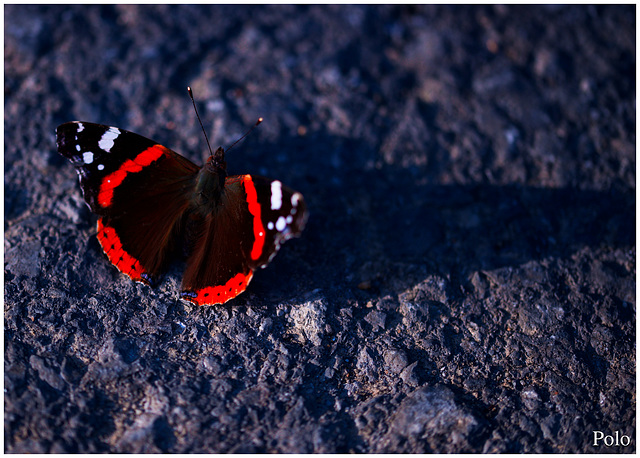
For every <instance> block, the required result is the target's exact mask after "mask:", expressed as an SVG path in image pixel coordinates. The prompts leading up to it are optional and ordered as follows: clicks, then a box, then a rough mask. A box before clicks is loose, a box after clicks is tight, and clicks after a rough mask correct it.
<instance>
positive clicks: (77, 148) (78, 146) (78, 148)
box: [76, 137, 81, 151]
mask: <svg viewBox="0 0 640 458" xmlns="http://www.w3.org/2000/svg"><path fill="white" fill-rule="evenodd" d="M77 139H78V137H76V140H77ZM80 149H81V148H80V145H76V150H78V151H80Z"/></svg>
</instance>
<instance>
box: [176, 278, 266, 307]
mask: <svg viewBox="0 0 640 458" xmlns="http://www.w3.org/2000/svg"><path fill="white" fill-rule="evenodd" d="M251 277H253V271H251V270H250V271H249V272H248V273H246V274H243V273H239V274H238V275H236V276H235V277H232V278H231V279H229V281H227V283H225V284H224V285H220V286H208V287H207V288H202V289H200V290H198V291H195V292H193V293H191V294H189V293H186V294H185V293H183V295H182V297H183V298H184V299H185V300H187V301H189V302H192V303H194V304H196V305H213V304H224V303H225V302H227V301H228V300H230V299H233V298H234V297H236V296H237V295H238V294H240V293H241V292H243V291H244V290H245V289H247V285H248V284H249V282H250V281H251Z"/></svg>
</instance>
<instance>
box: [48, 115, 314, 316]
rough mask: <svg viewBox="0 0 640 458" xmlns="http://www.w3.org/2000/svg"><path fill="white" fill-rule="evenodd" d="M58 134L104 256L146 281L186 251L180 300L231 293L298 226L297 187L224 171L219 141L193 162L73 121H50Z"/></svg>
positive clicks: (209, 299) (301, 217) (303, 214)
mask: <svg viewBox="0 0 640 458" xmlns="http://www.w3.org/2000/svg"><path fill="white" fill-rule="evenodd" d="M194 106H195V104H194ZM57 142H58V152H59V153H60V154H62V155H63V156H65V157H67V158H68V159H70V160H71V162H72V163H73V165H74V166H75V167H76V172H77V173H78V176H79V178H80V187H81V188H82V193H83V196H84V199H85V201H86V203H87V205H88V206H89V208H90V209H91V211H92V212H93V213H95V214H97V215H98V216H99V218H98V241H99V242H100V245H102V249H103V250H104V252H105V253H106V255H107V257H108V258H109V260H110V261H111V263H113V265H115V266H116V267H117V268H118V270H120V271H121V272H123V273H124V274H126V275H128V276H129V277H130V278H131V279H133V280H135V281H139V282H142V283H146V284H149V285H152V284H153V283H154V281H155V279H156V277H157V276H158V275H159V274H160V273H161V272H162V270H163V268H164V267H166V265H167V263H168V261H169V260H170V259H171V258H172V257H173V256H174V255H175V254H179V252H180V251H181V250H182V251H185V252H186V254H187V262H186V269H185V272H184V276H183V278H182V289H183V291H182V293H181V298H182V299H183V300H186V301H188V302H191V303H194V304H197V305H205V304H222V303H225V302H227V301H228V300H230V299H233V298H234V297H236V296H237V295H238V294H240V293H242V292H243V291H244V290H245V289H246V288H247V285H248V284H249V282H250V281H251V278H252V277H253V272H254V271H255V270H256V269H257V268H258V267H263V268H264V267H266V265H267V264H268V263H269V261H271V259H272V258H273V257H274V255H275V254H276V252H277V251H278V249H279V248H280V244H281V243H282V242H284V241H285V240H287V239H289V238H291V237H297V236H299V235H300V233H301V232H302V230H303V229H304V225H305V223H306V219H307V210H306V205H305V202H304V199H303V198H302V194H300V193H299V192H296V191H294V190H292V189H290V188H288V187H286V186H285V185H283V184H282V183H280V182H279V181H278V180H270V179H268V178H263V177H258V176H252V175H235V176H227V172H226V162H225V160H224V149H222V148H218V149H217V150H216V151H215V152H214V153H213V154H212V155H211V156H210V157H209V158H208V159H207V162H206V163H205V164H204V166H202V167H198V166H196V165H195V164H194V163H192V162H191V161H189V160H188V159H187V158H185V157H183V156H181V155H179V154H178V153H175V152H174V151H171V150H170V149H168V148H166V147H164V146H162V145H159V144H158V143H156V142H154V141H153V140H149V139H147V138H144V137H142V136H140V135H137V134H134V133H132V132H127V131H126V130H122V129H118V128H116V127H108V126H103V125H100V124H92V123H88V122H77V121H74V122H68V123H65V124H62V125H60V126H59V127H58V129H57ZM207 142H208V140H207Z"/></svg>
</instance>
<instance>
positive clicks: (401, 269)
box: [4, 5, 636, 453]
mask: <svg viewBox="0 0 640 458" xmlns="http://www.w3.org/2000/svg"><path fill="white" fill-rule="evenodd" d="M4 8H5V10H4V19H5V24H4V25H5V80H4V83H5V87H4V91H5V92H4V93H5V124H4V126H5V130H4V132H5V143H4V151H5V155H4V168H5V186H4V191H5V192H4V217H5V220H4V222H5V226H4V229H5V241H4V281H5V294H4V298H5V303H4V320H5V321H4V325H5V328H4V344H5V346H4V348H5V353H4V358H5V359H4V388H5V393H4V399H5V436H4V437H5V452H31V453H34V452H45V453H46V452H79V453H86V452H120V453H123V452H137V453H145V452H302V453H307V452H369V453H374V452H389V453H395V452H411V453H413V452H472V453H475V452H514V453H521V452H524V453H529V452H551V453H557V452H635V450H636V444H635V433H636V425H635V415H636V385H635V378H636V347H635V342H636V325H635V323H636V303H635V278H636V244H635V178H636V177H635V167H636V163H635V161H636V159H635V155H636V150H635V143H636V138H635V123H636V115H635V104H636V92H635V91H636V87H635V81H636V80H635V69H636V61H635V56H636V48H635V29H636V23H635V6H634V5H627V6H606V5H600V6H588V7H585V6H535V7H526V6H487V7H484V6H473V7H462V6H453V7H445V6H404V7H390V6H309V7H307V6H271V7H263V6H135V5H125V6H120V5H109V6H82V5H67V6H53V5H48V6H27V5H7V6H5V7H4ZM188 85H190V86H192V87H193V89H194V91H195V94H196V98H197V99H198V102H199V105H200V111H201V115H202V116H203V121H204V124H205V126H206V127H207V130H208V131H209V133H210V137H213V138H212V140H213V143H215V145H216V146H217V145H218V144H220V145H223V146H228V145H229V144H231V143H232V142H233V140H235V139H237V138H238V137H239V135H240V134H241V133H242V132H243V131H245V130H246V128H247V127H249V126H250V125H252V124H253V123H254V122H255V119H257V118H258V117H259V116H262V117H264V118H265V122H264V123H263V124H262V125H261V126H260V127H259V128H258V129H257V130H256V131H255V132H254V133H252V134H251V135H250V136H249V138H247V139H246V140H245V141H244V142H243V143H241V144H240V145H238V146H236V147H235V148H234V150H233V152H232V153H230V154H229V155H228V157H227V160H228V167H229V171H230V172H231V173H232V174H235V173H255V174H262V175H266V176H271V177H275V178H279V179H280V180H282V182H284V183H286V184H288V185H289V186H291V187H293V188H295V189H297V190H299V191H301V192H302V193H303V194H304V196H305V198H306V201H307V204H308V207H309V209H310V219H309V222H308V225H307V228H306V230H305V232H304V233H303V236H302V238H300V239H296V240H294V241H290V242H288V243H287V244H286V245H285V246H284V247H283V249H282V250H281V251H280V253H279V254H278V256H277V257H276V258H275V260H274V261H273V262H272V263H271V265H270V266H269V268H267V269H266V270H264V271H260V272H258V273H257V274H256V276H255V279H254V281H253V282H252V284H251V286H250V287H249V289H248V291H247V292H246V293H245V294H243V295H241V296H240V297H238V298H237V299H235V300H233V301H231V302H229V303H228V304H227V305H225V306H215V307H202V308H194V307H192V306H189V305H185V304H183V303H182V302H180V301H179V300H178V291H179V285H180V280H181V272H182V265H181V264H180V263H177V264H175V265H173V266H172V268H171V269H170V271H169V272H168V273H167V274H166V276H165V277H164V278H163V281H162V282H161V284H160V285H159V286H158V287H157V288H155V289H151V288H150V287H147V286H144V285H139V284H136V283H133V282H131V281H130V280H129V279H128V278H126V277H124V276H123V275H121V274H119V273H118V272H117V270H116V269H115V268H114V267H112V266H111V265H110V264H109V262H108V260H107V259H106V257H105V255H104V254H103V253H102V250H101V249H100V246H99V244H98V242H97V239H96V237H95V232H96V230H95V222H96V217H95V216H94V215H92V214H91V213H90V212H89V211H88V209H87V208H86V207H85V206H84V203H83V201H82V196H81V193H80V188H79V186H78V182H77V179H76V174H75V172H74V170H73V167H72V166H71V164H69V163H68V161H66V159H64V158H62V157H60V156H59V155H58V153H57V151H56V146H55V136H54V132H55V129H56V126H57V125H58V124H61V123H63V122H66V121H70V120H75V119H79V120H84V121H92V122H99V123H103V124H109V125H115V126H119V127H121V128H125V129H128V130H132V131H134V132H138V133H140V134H143V135H145V136H147V137H151V138H154V139H156V140H158V141H160V142H161V143H163V144H165V145H167V146H169V147H170V148H172V149H174V150H176V151H178V152H180V153H182V154H184V155H185V156H187V157H189V158H190V159H192V160H193V161H194V162H199V163H201V162H202V161H203V159H204V158H205V151H206V146H205V143H204V139H203V137H202V134H201V131H200V127H199V126H198V124H197V121H196V118H195V116H194V113H193V110H192V107H191V102H190V101H189V99H188V96H187V92H186V87H187V86H188ZM598 431H599V432H601V434H602V440H600V441H599V442H598V441H596V445H594V438H597V437H598V433H597V432H598ZM609 436H610V438H608V437H609ZM625 437H626V438H627V439H629V440H628V441H627V440H626V439H624V438H625ZM607 438H608V439H607ZM614 439H615V440H614ZM608 445H609V446H608Z"/></svg>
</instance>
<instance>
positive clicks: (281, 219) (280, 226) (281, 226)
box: [276, 216, 287, 232]
mask: <svg viewBox="0 0 640 458" xmlns="http://www.w3.org/2000/svg"><path fill="white" fill-rule="evenodd" d="M285 227H287V222H286V221H285V219H284V216H281V217H279V218H278V221H276V229H277V230H278V232H282V231H284V228H285Z"/></svg>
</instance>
